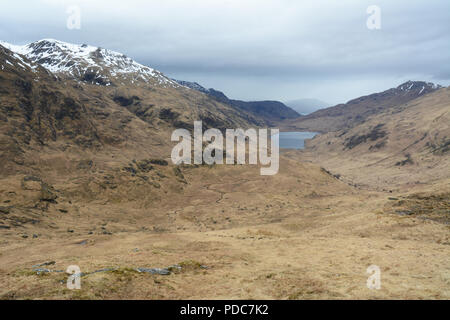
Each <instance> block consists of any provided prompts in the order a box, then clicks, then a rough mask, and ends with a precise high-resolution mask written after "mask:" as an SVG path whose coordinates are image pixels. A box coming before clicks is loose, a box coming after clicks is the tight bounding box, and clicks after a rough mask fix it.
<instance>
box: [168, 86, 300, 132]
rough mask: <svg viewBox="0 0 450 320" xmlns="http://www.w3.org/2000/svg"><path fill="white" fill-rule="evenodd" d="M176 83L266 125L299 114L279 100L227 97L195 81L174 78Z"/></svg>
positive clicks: (292, 117)
mask: <svg viewBox="0 0 450 320" xmlns="http://www.w3.org/2000/svg"><path fill="white" fill-rule="evenodd" d="M176 81H177V83H179V84H181V85H183V86H186V87H188V88H191V89H194V90H197V91H199V92H202V93H204V94H206V95H208V96H209V97H211V98H213V99H215V100H216V101H219V102H221V103H225V104H227V105H230V106H232V107H234V108H235V109H237V110H243V111H245V112H248V113H250V114H251V115H253V116H254V117H255V118H258V119H261V120H262V121H264V122H265V123H266V124H267V125H274V124H276V123H278V122H279V121H282V120H286V119H294V118H297V117H299V116H300V114H299V113H297V112H296V111H295V110H293V109H291V108H290V107H288V106H286V105H285V104H284V103H282V102H279V101H242V100H234V99H229V98H228V97H227V96H226V95H225V94H224V93H223V92H221V91H218V90H215V89H212V88H211V89H206V88H204V87H202V86H201V85H199V84H198V83H196V82H189V81H182V80H176Z"/></svg>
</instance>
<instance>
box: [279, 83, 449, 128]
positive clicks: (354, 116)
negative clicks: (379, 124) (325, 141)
mask: <svg viewBox="0 0 450 320" xmlns="http://www.w3.org/2000/svg"><path fill="white" fill-rule="evenodd" d="M439 88H441V87H440V86H439V85H436V84H433V83H428V82H423V81H408V82H405V83H403V84H401V85H399V86H398V87H396V88H391V89H388V90H386V91H383V92H380V93H374V94H371V95H367V96H363V97H359V98H356V99H353V100H350V101H349V102H347V103H345V104H339V105H336V106H334V107H329V108H325V109H321V110H318V111H316V112H313V113H311V114H309V115H307V116H304V117H301V118H298V119H294V120H288V121H285V122H284V124H283V127H285V128H286V130H297V131H316V132H332V131H338V130H341V129H345V128H351V127H354V126H355V125H358V124H360V123H363V122H364V121H365V120H366V119H367V118H368V117H370V116H372V115H375V114H378V113H382V112H384V111H386V110H388V109H390V108H393V107H395V106H398V105H402V104H405V103H407V102H409V101H411V100H414V99H416V98H418V97H421V96H424V95H426V94H428V93H431V92H434V91H436V90H438V89H439Z"/></svg>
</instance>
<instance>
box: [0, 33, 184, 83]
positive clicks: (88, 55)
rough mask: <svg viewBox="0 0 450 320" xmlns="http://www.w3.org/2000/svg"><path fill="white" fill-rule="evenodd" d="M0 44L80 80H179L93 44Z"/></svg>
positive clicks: (139, 81)
mask: <svg viewBox="0 0 450 320" xmlns="http://www.w3.org/2000/svg"><path fill="white" fill-rule="evenodd" d="M0 45H2V46H4V47H6V48H8V49H9V50H11V51H13V52H15V53H18V54H21V55H24V56H25V57H27V58H28V59H29V60H31V61H33V62H35V63H38V64H40V65H41V66H43V67H44V68H46V69H47V70H49V71H51V72H52V73H54V74H56V75H58V76H62V77H69V78H75V79H77V80H79V81H83V82H87V83H91V84H97V85H105V86H110V85H114V84H115V83H118V84H123V83H124V82H126V83H131V84H136V85H138V84H141V83H144V84H153V85H159V86H163V87H165V86H171V87H178V86H179V84H178V83H176V82H175V81H173V80H171V79H169V78H168V77H166V76H164V75H163V74H162V73H161V72H159V71H157V70H155V69H153V68H150V67H148V66H145V65H142V64H140V63H138V62H136V61H134V60H133V59H131V58H128V57H127V56H126V55H124V54H122V53H119V52H116V51H112V50H108V49H103V48H100V47H94V46H90V45H87V44H82V45H77V44H72V43H68V42H63V41H60V40H55V39H42V40H38V41H35V42H32V43H30V44H27V45H23V46H17V45H12V44H9V43H6V42H2V41H0Z"/></svg>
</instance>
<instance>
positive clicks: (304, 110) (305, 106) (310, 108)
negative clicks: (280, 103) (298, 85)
mask: <svg viewBox="0 0 450 320" xmlns="http://www.w3.org/2000/svg"><path fill="white" fill-rule="evenodd" d="M285 104H286V105H287V106H288V107H290V108H291V109H293V110H295V111H297V112H298V113H299V114H301V115H307V114H310V113H312V112H314V111H317V110H319V109H324V108H327V107H329V106H330V104H329V103H326V102H323V101H321V100H319V99H296V100H290V101H286V102H285Z"/></svg>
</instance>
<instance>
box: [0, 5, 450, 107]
mask: <svg viewBox="0 0 450 320" xmlns="http://www.w3.org/2000/svg"><path fill="white" fill-rule="evenodd" d="M71 5H78V6H79V8H80V9H81V29H79V30H77V29H72V30H70V29H68V28H67V19H68V17H69V14H67V13H66V10H67V9H68V7H70V6H71ZM370 5H377V6H378V7H379V8H380V9H381V29H378V30H370V29H368V28H367V25H366V21H367V19H368V18H369V16H370V14H367V12H366V10H367V8H368V6H370ZM0 9H1V10H0V40H4V41H7V42H10V43H13V44H26V43H29V42H32V41H35V40H39V39H42V38H55V39H58V40H62V41H67V42H73V43H79V44H81V43H87V44H91V45H94V46H100V47H103V48H107V49H112V50H116V51H119V52H122V53H125V54H126V55H128V56H129V57H132V58H133V59H135V60H136V61H138V62H140V63H143V64H146V65H149V66H151V67H153V68H156V69H158V70H160V71H162V72H163V73H165V74H166V75H168V76H171V77H174V78H178V79H183V80H189V81H196V82H199V83H200V84H202V85H203V86H205V87H208V88H209V87H214V88H216V89H218V90H221V91H224V92H225V93H226V94H227V95H228V96H229V97H231V98H236V99H244V100H262V99H272V100H281V101H286V100H293V99H300V98H317V99H321V100H324V101H326V102H329V103H330V104H336V103H340V102H345V101H348V100H349V99H352V98H355V97H358V96H361V95H364V94H369V93H373V92H377V91H382V90H385V89H388V88H390V87H393V86H397V85H399V84H400V83H402V82H404V81H406V80H409V79H411V80H426V81H432V82H436V83H440V84H442V85H449V84H450V19H449V12H450V1H449V0H428V1H424V0H422V1H417V0H408V1H403V0H395V1H394V0H386V1H380V0H371V1H365V0H359V1H358V0H353V1H349V0H339V1H331V0H330V1H320V0H312V1H299V0H150V1H144V0H143V1H137V0H136V1H133V0H127V1H123V0H120V1H119V0H118V1H115V0H99V1H95V0H84V1H77V0H71V1H64V0H59V1H57V0H27V1H16V0H2V1H1V4H0Z"/></svg>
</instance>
